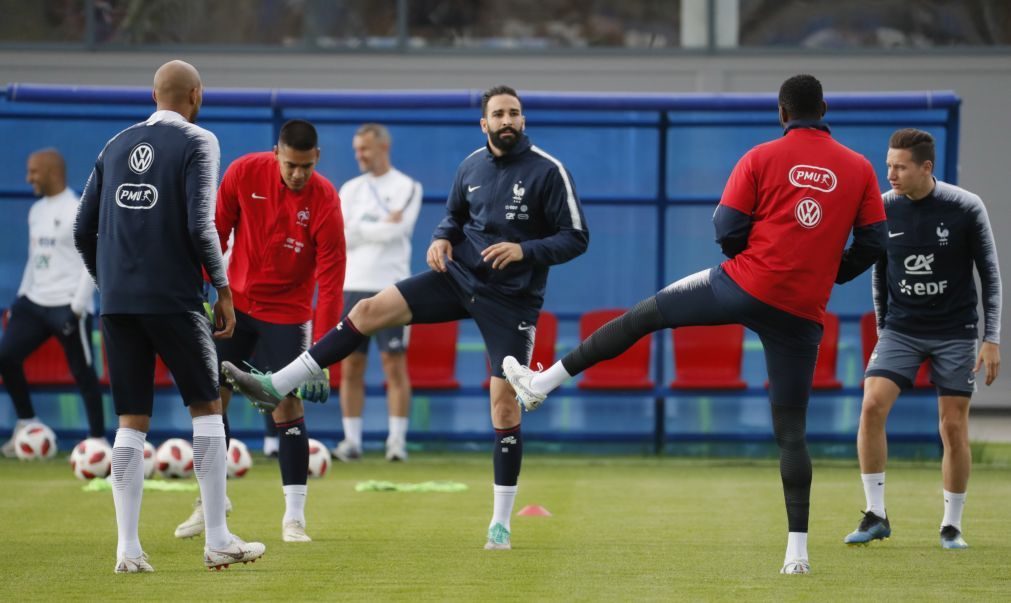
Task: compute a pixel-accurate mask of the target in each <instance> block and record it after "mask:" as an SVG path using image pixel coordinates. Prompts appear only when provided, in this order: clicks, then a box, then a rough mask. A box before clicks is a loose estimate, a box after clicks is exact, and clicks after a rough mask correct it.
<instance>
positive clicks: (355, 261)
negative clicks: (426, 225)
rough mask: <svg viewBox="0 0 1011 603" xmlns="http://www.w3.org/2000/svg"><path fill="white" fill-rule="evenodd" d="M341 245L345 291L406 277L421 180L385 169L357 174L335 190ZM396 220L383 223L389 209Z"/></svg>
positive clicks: (378, 288)
mask: <svg viewBox="0 0 1011 603" xmlns="http://www.w3.org/2000/svg"><path fill="white" fill-rule="evenodd" d="M340 198H341V213H343V214H344V238H345V239H346V245H347V268H346V272H345V276H344V290H345V291H381V290H383V289H385V288H386V287H388V286H390V285H392V284H393V283H395V282H397V281H399V280H403V279H405V278H407V277H408V276H410V270H411V233H412V232H414V223H415V222H417V220H418V212H419V211H421V183H419V182H415V181H414V180H412V179H411V178H409V177H408V176H407V175H405V174H404V173H403V172H400V171H399V170H396V169H394V168H390V171H388V172H386V173H385V174H383V175H382V176H379V177H376V176H373V175H372V174H370V173H366V174H362V175H361V176H358V177H357V178H352V179H351V180H348V181H347V182H345V183H344V186H342V187H341V190H340ZM400 210H402V211H403V216H402V217H401V219H400V222H386V221H385V220H386V218H387V216H389V215H390V213H392V212H394V211H400Z"/></svg>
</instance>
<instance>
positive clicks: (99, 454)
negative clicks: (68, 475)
mask: <svg viewBox="0 0 1011 603" xmlns="http://www.w3.org/2000/svg"><path fill="white" fill-rule="evenodd" d="M70 467H71V468H72V469H73V470H74V475H75V476H76V477H77V479H95V478H96V477H107V476H108V475H109V472H111V471H112V446H109V445H108V444H106V443H105V442H103V441H102V440H92V439H87V440H83V441H81V442H79V443H78V444H77V446H74V451H73V452H71V453H70Z"/></svg>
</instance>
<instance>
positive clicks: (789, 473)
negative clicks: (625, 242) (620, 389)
mask: <svg viewBox="0 0 1011 603" xmlns="http://www.w3.org/2000/svg"><path fill="white" fill-rule="evenodd" d="M825 110H826V105H825V101H824V100H823V98H822V89H821V83H820V82H819V81H818V80H817V79H815V78H814V77H812V76H810V75H798V76H794V77H792V78H790V79H788V80H786V81H785V82H784V83H783V85H782V87H781V88H780V90H779V119H780V122H782V124H783V127H784V128H785V129H786V131H785V134H784V136H783V137H782V138H780V139H777V140H774V141H772V142H767V143H765V144H761V145H759V146H757V147H755V148H753V149H751V150H750V151H749V152H748V153H747V154H745V155H744V157H742V158H741V160H740V161H739V162H738V164H737V167H736V168H734V171H733V173H732V174H731V176H730V180H729V181H728V182H727V187H726V189H725V190H724V191H723V197H722V199H721V201H720V204H719V206H718V207H717V208H716V213H715V214H714V215H713V222H714V224H715V226H716V240H717V242H718V243H719V244H720V246H721V248H722V249H723V253H724V254H725V255H726V256H727V257H729V258H730V259H729V260H727V261H725V262H724V263H723V264H722V265H720V266H717V267H715V268H710V269H707V270H703V271H702V272H699V273H697V274H693V275H691V276H688V277H685V278H683V279H681V280H679V281H677V282H675V283H673V284H671V285H668V286H667V287H666V288H664V289H663V290H662V291H660V292H659V293H657V294H656V295H654V296H652V297H650V298H648V299H645V300H643V301H642V302H640V303H639V304H638V305H636V306H635V307H634V308H632V309H631V310H629V311H628V312H627V313H625V314H624V315H622V316H620V317H618V318H616V319H615V320H613V321H611V322H609V323H607V324H606V325H604V326H603V327H601V328H600V329H599V330H597V332H595V333H593V334H592V335H590V337H589V338H588V339H586V340H585V341H583V342H582V343H581V344H579V346H578V347H577V348H576V349H575V350H573V351H572V352H570V353H569V354H568V355H567V356H565V358H563V359H562V360H561V361H559V362H556V363H555V364H554V366H552V367H550V368H549V369H548V370H546V371H544V372H534V371H531V370H530V369H529V368H528V367H525V366H523V365H521V364H519V363H518V362H517V361H516V359H515V358H512V357H507V358H506V359H505V360H504V361H503V370H504V372H505V375H506V378H507V379H508V380H509V382H510V383H511V384H512V385H513V388H514V389H515V390H516V392H517V398H519V400H520V402H521V403H522V404H523V406H524V407H525V408H526V409H527V410H533V409H534V408H537V407H538V406H539V405H540V404H541V403H542V402H543V401H544V399H545V397H546V396H547V394H548V393H550V392H551V391H552V390H554V389H555V388H556V387H558V386H559V385H561V384H562V383H563V382H565V381H566V380H568V379H569V378H571V377H572V376H573V375H576V374H578V373H581V372H583V371H585V370H586V369H588V368H589V367H591V366H593V365H594V364H596V363H598V362H601V361H603V360H607V359H610V358H614V357H615V356H618V355H619V354H621V353H622V352H624V351H625V350H626V349H628V348H629V347H631V346H632V345H633V344H634V343H635V342H637V341H639V339H641V338H642V337H644V336H646V335H648V334H650V333H652V332H653V331H657V330H659V329H662V328H671V329H673V328H676V327H682V326H690V325H717V324H731V323H743V324H744V325H745V326H746V327H748V328H749V329H751V330H753V331H754V332H755V333H757V334H758V336H759V338H761V340H762V345H763V346H764V348H765V360H766V365H767V367H768V371H769V400H770V402H771V403H772V423H773V430H774V431H775V436H776V443H777V444H778V445H779V451H780V456H779V458H780V474H781V476H782V479H783V491H784V494H785V497H786V514H787V519H788V522H789V536H788V539H787V548H786V559H785V561H784V565H783V569H782V570H781V571H782V573H784V574H806V573H809V572H810V564H809V563H808V555H807V528H808V507H809V500H810V491H811V458H810V456H809V454H808V451H807V442H806V419H807V402H808V398H809V396H810V393H811V381H812V379H813V377H814V366H815V361H816V360H817V358H818V345H819V344H820V343H821V337H822V325H821V322H822V318H823V316H824V313H825V304H826V302H827V301H828V297H829V293H830V292H831V290H832V283H833V281H835V282H837V283H844V282H846V281H848V280H850V279H852V278H854V277H856V276H857V275H858V274H860V273H861V272H863V271H864V270H866V269H867V268H868V267H870V266H871V264H873V263H874V261H875V260H876V259H877V257H878V256H879V254H881V253H882V251H883V250H884V246H885V241H886V232H887V231H886V227H885V221H884V220H885V213H884V208H883V206H882V203H881V194H880V193H879V191H878V182H877V177H876V176H875V175H874V169H873V168H872V167H871V164H870V163H869V162H868V161H867V159H865V158H864V157H863V156H861V155H859V154H857V153H855V152H853V151H851V150H850V149H848V148H846V147H844V146H843V145H841V144H839V143H838V142H836V141H835V140H833V139H832V137H831V135H830V134H829V128H828V125H826V124H825V122H824V121H822V118H823V117H824V115H825ZM850 231H852V232H853V245H852V246H851V247H850V248H849V249H846V250H845V251H844V248H845V245H846V240H847V239H848V237H849V234H850Z"/></svg>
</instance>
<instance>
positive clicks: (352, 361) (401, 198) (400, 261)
mask: <svg viewBox="0 0 1011 603" xmlns="http://www.w3.org/2000/svg"><path fill="white" fill-rule="evenodd" d="M391 142H392V140H391V138H390V132H389V130H387V129H386V127H385V126H382V125H379V124H364V125H363V126H361V127H360V128H358V131H357V132H356V133H355V136H354V139H353V141H352V147H353V148H354V152H355V160H356V161H357V162H358V167H359V168H360V169H361V171H362V175H361V176H358V177H357V178H352V179H351V180H349V181H347V182H346V183H344V186H342V187H341V189H340V198H341V211H342V213H343V214H344V236H345V239H346V242H347V273H346V275H345V277H344V312H345V314H346V313H347V312H349V311H350V310H351V308H352V307H354V305H355V304H356V303H357V302H358V301H359V300H362V299H365V298H367V297H372V296H373V295H375V294H376V293H378V292H379V291H382V290H383V289H385V288H386V287H389V286H390V285H392V284H393V283H395V282H397V281H399V280H402V279H405V278H407V277H408V276H410V274H411V272H410V268H411V266H410V265H411V233H412V232H413V231H414V223H415V222H416V221H417V219H418V212H419V211H420V210H421V184H420V183H419V182H416V181H414V180H413V179H411V178H410V177H408V176H406V175H405V174H404V173H403V172H400V171H399V170H397V169H396V168H394V167H393V166H392V165H390V143H391ZM409 329H410V327H394V328H392V329H385V330H382V331H379V332H378V333H376V334H375V335H374V337H375V339H376V344H377V345H378V346H379V355H380V358H382V361H383V372H384V373H385V374H386V398H387V404H388V408H389V436H388V437H387V439H386V459H387V460H390V461H406V460H407V416H408V411H409V409H410V404H411V383H410V380H409V379H408V376H407V358H406V351H407V340H408V334H409ZM368 346H369V341H368V340H365V342H364V343H363V344H362V346H361V347H360V348H359V349H358V350H357V351H355V352H354V353H352V354H351V355H350V356H348V357H347V358H345V359H344V360H343V361H342V362H341V386H340V398H341V410H342V411H343V413H344V441H342V442H341V443H340V444H338V445H337V448H336V449H335V450H334V455H335V456H336V457H337V458H338V459H340V460H342V461H353V460H357V459H359V458H361V452H362V408H363V407H364V405H365V366H366V359H367V353H368V349H369V348H368Z"/></svg>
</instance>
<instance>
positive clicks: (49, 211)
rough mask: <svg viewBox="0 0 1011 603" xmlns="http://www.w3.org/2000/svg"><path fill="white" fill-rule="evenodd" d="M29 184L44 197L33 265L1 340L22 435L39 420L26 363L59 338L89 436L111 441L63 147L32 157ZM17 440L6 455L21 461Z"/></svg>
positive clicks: (38, 207)
mask: <svg viewBox="0 0 1011 603" xmlns="http://www.w3.org/2000/svg"><path fill="white" fill-rule="evenodd" d="M26 180H27V181H28V183H29V184H31V185H32V188H33V189H34V191H35V194H36V195H40V196H41V197H42V198H41V199H39V200H38V201H36V202H35V204H34V205H32V208H31V210H30V211H29V213H28V262H27V264H25V272H24V275H23V277H22V278H21V286H20V287H18V296H17V299H16V300H15V301H14V303H13V304H12V305H11V308H10V313H9V315H8V322H7V325H6V327H5V329H4V332H3V338H2V339H0V373H2V375H3V381H4V385H5V386H6V388H7V393H8V394H9V395H10V397H11V401H12V402H13V403H14V409H15V411H16V412H17V416H18V421H17V424H16V425H15V428H14V435H16V434H17V432H18V430H20V429H21V428H22V427H24V426H25V425H27V424H29V423H37V422H39V421H38V419H36V417H35V409H34V408H33V407H32V400H31V396H30V394H29V389H28V382H27V380H26V379H25V373H24V370H23V367H22V364H23V363H24V361H25V358H27V357H28V355H29V354H31V353H32V352H34V351H35V350H36V349H38V348H39V347H40V346H41V345H42V344H43V343H45V341H46V340H47V339H49V337H50V336H54V337H56V339H57V340H58V341H59V342H60V345H61V346H63V352H64V354H65V355H66V357H67V364H68V365H69V367H70V372H71V373H72V374H73V376H74V380H75V381H76V382H77V386H78V388H79V389H80V391H81V396H82V397H83V398H84V407H85V410H86V411H87V415H88V434H89V437H93V438H104V437H105V425H104V417H103V414H102V393H101V390H100V389H99V386H98V379H97V378H96V377H95V369H94V358H93V357H92V356H93V354H92V348H91V329H92V324H91V318H92V314H93V313H94V311H95V308H94V292H95V285H94V283H93V282H92V280H91V277H90V276H88V273H87V271H86V270H85V269H84V262H83V261H82V260H81V256H80V255H79V254H78V253H77V248H76V247H75V246H74V220H75V219H76V218H77V205H78V201H79V198H78V196H77V195H76V194H75V193H74V191H72V190H70V189H69V188H67V171H66V165H65V164H64V162H63V157H62V156H61V155H60V153H59V152H58V151H56V150H55V149H43V150H41V151H37V152H35V153H32V154H31V156H29V158H28V175H27V177H26ZM14 435H12V436H11V439H10V440H8V441H7V443H5V444H4V445H3V448H2V452H3V454H4V456H14Z"/></svg>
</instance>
